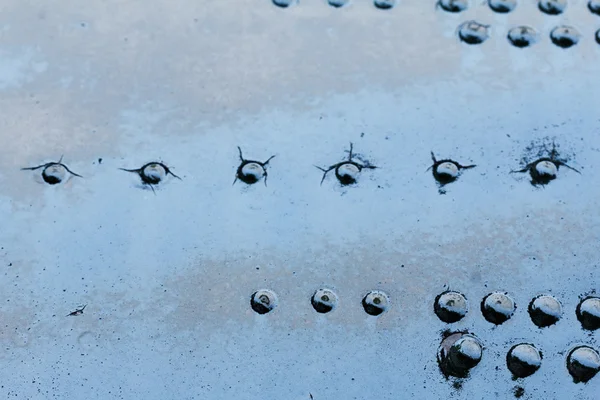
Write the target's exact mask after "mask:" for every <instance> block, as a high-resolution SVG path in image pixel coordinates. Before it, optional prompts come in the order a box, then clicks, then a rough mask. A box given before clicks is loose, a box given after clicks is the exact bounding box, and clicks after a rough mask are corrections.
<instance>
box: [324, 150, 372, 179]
mask: <svg viewBox="0 0 600 400" xmlns="http://www.w3.org/2000/svg"><path fill="white" fill-rule="evenodd" d="M353 150H354V146H353V144H352V143H350V151H348V154H349V156H348V159H347V160H346V161H342V162H339V163H337V164H333V165H331V166H329V167H328V168H321V167H317V168H318V169H320V170H321V171H323V177H322V178H321V184H323V181H325V178H326V177H327V174H328V173H329V171H331V170H334V171H335V177H336V178H337V180H338V181H339V182H340V184H342V186H347V185H353V184H355V183H356V182H357V181H358V176H359V175H360V173H361V172H362V170H363V169H375V168H377V167H376V166H374V165H371V163H369V162H368V161H366V160H363V159H362V158H361V157H359V156H357V155H356V154H354V152H353ZM353 158H357V159H359V160H360V161H362V163H358V162H356V161H353Z"/></svg>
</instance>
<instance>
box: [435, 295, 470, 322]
mask: <svg viewBox="0 0 600 400" xmlns="http://www.w3.org/2000/svg"><path fill="white" fill-rule="evenodd" d="M433 309H434V311H435V314H436V315H437V316H438V318H439V319H441V320H442V321H444V322H446V323H448V324H451V323H454V322H458V321H460V320H461V319H463V318H464V317H465V315H467V312H468V305H467V299H466V298H465V296H464V295H463V294H462V293H459V292H453V291H447V292H444V293H441V294H439V295H438V296H437V297H436V299H435V303H434V306H433Z"/></svg>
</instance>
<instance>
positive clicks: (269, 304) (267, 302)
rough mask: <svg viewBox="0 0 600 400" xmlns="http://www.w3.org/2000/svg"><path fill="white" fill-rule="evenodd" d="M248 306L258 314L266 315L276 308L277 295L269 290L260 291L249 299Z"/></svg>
mask: <svg viewBox="0 0 600 400" xmlns="http://www.w3.org/2000/svg"><path fill="white" fill-rule="evenodd" d="M250 306H251V307H252V309H253V310H254V311H255V312H257V313H258V314H266V313H268V312H271V311H273V309H274V308H275V307H277V295H276V294H275V293H273V292H272V291H270V290H267V289H261V290H258V291H256V292H254V293H253V294H252V296H251V297H250Z"/></svg>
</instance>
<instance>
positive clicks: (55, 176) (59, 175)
mask: <svg viewBox="0 0 600 400" xmlns="http://www.w3.org/2000/svg"><path fill="white" fill-rule="evenodd" d="M62 159H63V156H61V157H60V159H59V160H58V161H57V162H49V163H46V164H42V165H38V166H37V167H26V168H21V170H23V171H35V170H37V169H40V168H43V169H42V179H43V180H44V182H46V183H47V184H49V185H56V184H58V183H61V182H62V181H64V180H65V179H66V177H67V176H66V172H68V173H70V174H71V175H74V176H77V177H79V178H83V177H82V176H81V175H79V174H76V173H75V172H73V171H71V170H70V169H69V167H67V166H66V165H65V164H63V163H62Z"/></svg>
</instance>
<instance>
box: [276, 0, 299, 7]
mask: <svg viewBox="0 0 600 400" xmlns="http://www.w3.org/2000/svg"><path fill="white" fill-rule="evenodd" d="M295 2H296V0H273V4H275V5H276V6H277V7H281V8H287V7H289V6H291V5H292V4H293V3H295Z"/></svg>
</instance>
